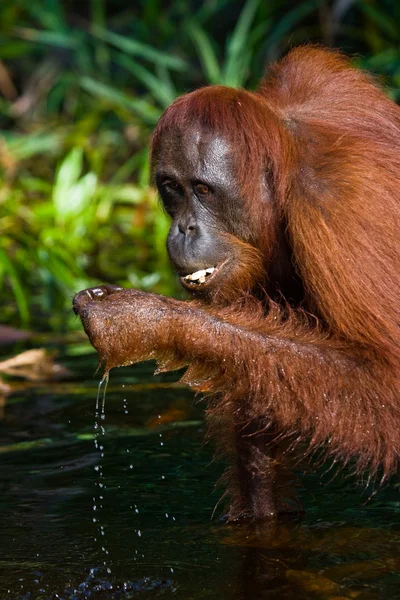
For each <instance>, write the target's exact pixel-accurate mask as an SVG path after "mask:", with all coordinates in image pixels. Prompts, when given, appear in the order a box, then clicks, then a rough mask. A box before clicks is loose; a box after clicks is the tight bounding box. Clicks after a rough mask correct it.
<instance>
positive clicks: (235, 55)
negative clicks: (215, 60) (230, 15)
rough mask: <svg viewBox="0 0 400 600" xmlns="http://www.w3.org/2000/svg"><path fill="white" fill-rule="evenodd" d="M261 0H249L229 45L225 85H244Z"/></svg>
mask: <svg viewBox="0 0 400 600" xmlns="http://www.w3.org/2000/svg"><path fill="white" fill-rule="evenodd" d="M259 4H260V0H247V2H246V4H245V5H244V7H243V9H242V12H241V13H240V16H239V19H238V22H237V24H236V27H235V29H234V31H233V33H232V36H231V38H230V40H229V42H228V45H227V61H226V64H225V66H224V75H223V79H224V83H225V85H230V86H232V87H238V86H240V85H243V80H244V76H245V71H246V69H247V67H248V65H249V63H250V59H251V49H250V48H249V33H250V28H251V25H252V23H253V21H254V17H255V14H256V11H257V9H258V6H259Z"/></svg>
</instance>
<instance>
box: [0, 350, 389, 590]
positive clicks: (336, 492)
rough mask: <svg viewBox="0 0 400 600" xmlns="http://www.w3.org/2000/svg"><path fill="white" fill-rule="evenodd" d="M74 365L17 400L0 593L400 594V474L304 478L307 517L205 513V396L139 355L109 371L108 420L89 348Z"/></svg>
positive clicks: (208, 507)
mask: <svg viewBox="0 0 400 600" xmlns="http://www.w3.org/2000/svg"><path fill="white" fill-rule="evenodd" d="M64 362H65V364H66V366H68V367H69V368H70V369H71V370H72V371H74V372H75V373H77V376H76V378H75V379H74V380H70V381H68V382H66V383H58V384H54V385H49V386H41V387H36V388H32V389H28V390H22V391H21V392H18V393H17V394H15V395H13V396H11V397H10V398H9V399H8V401H7V405H6V407H5V413H4V419H3V421H2V422H1V423H0V452H1V466H0V469H1V478H0V481H1V495H0V502H1V504H0V510H1V521H0V598H13V599H18V598H21V599H22V598H29V599H35V600H36V599H47V598H51V599H55V598H62V599H67V598H76V599H81V598H110V599H112V598H120V597H121V598H137V597H138V598H140V597H143V598H158V597H160V598H161V597H162V598H169V597H170V598H177V599H185V600H187V599H191V598H193V599H194V600H197V599H201V598H217V599H225V598H226V599H246V600H248V599H253V598H254V599H257V600H258V599H264V598H265V599H268V600H270V599H274V600H275V599H279V600H282V599H283V600H285V599H286V598H287V599H289V598H290V599H293V598H296V599H297V598H299V599H300V600H301V599H303V598H304V599H305V598H317V599H322V600H325V599H326V600H334V599H335V600H338V599H339V598H342V599H343V598H358V599H359V600H365V599H368V598H374V599H381V598H382V599H385V600H391V599H395V598H400V578H399V573H400V559H399V556H400V552H399V550H400V527H399V516H398V515H399V502H398V500H399V497H398V488H397V487H396V483H395V482H394V483H393V484H392V485H391V486H390V487H389V486H388V487H387V488H386V489H383V490H380V491H379V492H378V494H376V496H374V497H373V498H371V500H370V501H368V502H366V503H365V501H366V500H367V499H368V497H369V492H365V494H364V495H363V494H362V489H360V488H357V487H356V485H355V482H354V480H352V479H351V478H343V477H336V478H335V479H334V481H333V482H332V483H330V484H329V485H328V486H327V485H326V483H325V482H324V480H323V478H322V479H321V474H320V473H310V474H308V475H307V477H306V478H305V479H303V482H304V488H303V489H302V490H301V495H302V501H303V504H304V506H305V508H306V514H305V517H304V518H303V519H302V520H301V521H296V520H281V521H280V522H278V523H276V524H275V525H274V527H272V526H271V525H268V526H266V527H264V528H258V529H256V530H255V529H250V528H246V527H243V526H242V527H228V526H226V525H225V524H224V523H223V521H219V520H218V516H217V517H215V518H214V520H213V521H211V520H210V517H211V514H212V512H213V509H214V506H215V504H216V503H217V502H218V500H219V497H220V495H221V493H222V490H218V489H217V490H215V488H214V483H215V481H217V480H218V478H219V476H220V475H221V472H222V466H221V465H220V464H218V463H215V462H213V461H212V447H210V446H207V445H205V444H204V425H203V419H202V409H203V407H202V404H201V403H200V404H199V403H193V397H192V395H191V393H190V392H189V391H188V390H186V389H185V388H183V387H181V386H179V385H176V384H173V385H172V386H171V385H170V384H169V383H168V377H169V376H165V375H164V376H158V377H157V378H155V379H152V378H151V366H150V365H144V366H142V367H136V368H129V369H119V370H116V371H114V372H113V373H112V375H111V380H110V383H109V387H108V391H107V398H106V408H105V413H104V416H105V418H104V419H101V416H102V413H101V406H98V410H97V413H100V414H97V417H96V411H95V408H94V402H95V397H96V382H95V379H94V378H93V371H94V364H95V357H94V355H93V354H90V355H88V356H87V357H85V356H80V357H79V358H75V359H72V358H68V356H67V357H66V358H65V359H64ZM100 404H101V402H100ZM96 418H97V422H98V427H97V428H96V429H93V422H94V419H96ZM102 428H103V429H102ZM100 484H102V485H103V487H101V485H100ZM94 507H95V509H94ZM218 511H219V512H221V511H222V506H221V508H219V509H218V510H217V514H218ZM221 516H222V515H221ZM93 519H96V521H95V522H93ZM94 532H95V535H94ZM102 532H103V533H104V535H102ZM107 569H109V570H110V572H107Z"/></svg>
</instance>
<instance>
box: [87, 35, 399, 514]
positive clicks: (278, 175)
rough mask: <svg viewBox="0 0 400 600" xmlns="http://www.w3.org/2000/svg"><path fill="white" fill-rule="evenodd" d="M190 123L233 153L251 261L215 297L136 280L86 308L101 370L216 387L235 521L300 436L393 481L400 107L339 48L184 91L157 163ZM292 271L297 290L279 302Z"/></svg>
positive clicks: (266, 492) (267, 494)
mask: <svg viewBox="0 0 400 600" xmlns="http://www.w3.org/2000/svg"><path fill="white" fill-rule="evenodd" d="M193 124H197V125H198V126H199V127H207V128H211V129H212V130H213V131H214V132H215V135H221V136H223V137H224V139H226V140H228V142H229V145H230V148H231V149H232V150H231V163H232V166H233V168H234V171H235V174H236V176H237V181H238V182H239V185H240V187H241V190H242V195H243V198H244V202H245V205H246V211H247V214H249V220H250V222H251V224H252V231H253V237H252V240H251V245H250V246H249V245H247V254H246V256H247V258H246V260H244V261H243V263H240V259H239V262H238V266H237V271H236V272H235V277H234V286H232V287H230V286H229V282H228V283H227V284H226V286H227V287H224V289H223V290H220V293H219V294H217V295H215V297H214V298H211V301H210V299H209V301H208V303H206V304H205V303H203V302H197V303H196V302H195V303H188V302H178V301H174V300H170V299H165V298H164V299H157V298H159V297H155V296H152V295H149V294H142V295H141V296H140V298H139V299H138V295H137V294H138V293H135V294H136V295H135V302H136V304H135V303H134V302H133V300H132V301H131V300H129V294H128V292H129V290H127V291H125V292H119V293H116V294H113V295H111V296H110V297H109V298H107V299H106V300H103V301H102V302H101V304H100V305H101V306H102V308H101V309H100V308H99V306H97V308H96V307H92V309H91V310H92V313H93V314H95V315H96V316H95V318H94V317H93V319H92V322H93V323H94V324H91V322H90V318H89V313H88V312H87V307H86V308H85V311H83V312H84V316H83V321H84V324H85V327H86V330H87V331H88V333H89V335H91V332H93V331H94V329H95V325H96V332H97V333H96V335H95V334H94V333H92V337H91V339H92V341H93V343H94V345H95V346H96V347H97V348H98V349H99V351H100V354H102V353H103V358H104V357H106V358H105V361H106V368H110V367H112V366H115V365H117V364H126V363H127V362H129V360H130V361H137V360H144V359H146V358H149V357H150V356H151V357H154V358H156V359H157V360H158V361H159V363H160V368H163V369H170V368H175V367H177V366H181V365H188V369H187V371H186V374H185V376H184V381H186V382H187V383H188V384H189V385H191V386H192V387H193V388H195V389H197V390H200V391H206V392H211V393H212V395H213V396H212V398H213V399H211V400H209V415H210V420H211V422H212V423H213V428H214V429H215V428H217V429H218V431H219V433H218V438H219V440H220V446H221V448H222V450H225V452H227V453H228V454H229V455H230V456H231V457H232V461H233V463H234V465H233V471H234V472H235V475H234V477H233V481H234V486H233V488H232V494H233V501H232V505H231V511H230V517H231V518H232V519H234V518H236V517H238V516H239V517H240V516H241V515H251V516H252V517H254V518H266V517H267V516H268V515H269V514H270V513H271V512H274V511H275V509H276V506H277V505H278V504H277V502H276V499H275V497H274V494H275V492H274V491H273V490H275V489H276V488H277V486H278V483H279V480H280V475H279V468H280V466H279V465H280V464H282V463H285V461H286V456H287V455H288V453H290V452H291V450H292V449H293V448H295V447H296V445H297V444H298V442H299V441H301V442H303V443H304V442H305V441H307V442H308V448H309V451H308V452H309V453H313V452H314V451H315V450H316V449H319V448H321V447H324V449H325V450H326V452H327V453H328V454H332V455H334V456H335V457H338V458H340V459H341V460H342V461H343V462H344V463H347V462H349V461H354V464H355V465H356V469H357V470H358V471H361V470H363V469H365V468H366V467H368V468H370V469H371V471H372V472H373V473H377V472H381V474H382V476H383V477H387V476H388V475H389V474H391V473H393V472H394V471H396V470H397V469H398V465H399V452H400V302H399V300H400V298H399V290H400V235H399V233H400V232H399V224H400V110H399V108H398V107H397V106H396V105H395V104H394V103H393V102H391V101H390V100H389V99H388V98H387V97H386V96H385V95H384V93H383V92H382V91H381V90H380V89H379V87H378V86H377V85H376V84H375V83H374V82H373V81H372V79H371V78H370V77H369V76H368V75H366V74H363V73H361V72H360V71H357V70H355V69H353V68H352V67H351V65H350V64H349V61H348V60H347V59H346V58H344V57H343V56H341V55H340V54H337V53H334V52H330V51H327V50H324V49H320V48H314V47H305V48H298V49H296V50H294V51H292V52H291V53H290V54H289V55H288V56H287V57H286V58H285V59H284V60H282V61H281V62H280V63H278V64H277V65H275V66H273V67H272V68H271V69H270V70H269V72H268V73H267V74H266V77H265V79H264V80H263V81H262V82H261V85H260V87H259V89H258V91H256V92H254V93H251V92H247V91H245V90H234V89H229V88H224V87H220V86H212V87H208V88H203V89H200V90H197V91H195V92H193V93H191V94H187V95H186V96H183V97H182V98H179V99H178V100H176V102H174V103H173V104H172V105H171V107H170V108H168V109H167V111H166V112H165V114H164V115H163V117H162V118H161V120H160V122H159V124H158V126H157V128H156V131H155V133H154V136H153V140H152V161H153V165H155V164H156V163H157V157H158V153H159V152H161V151H162V140H163V139H165V136H168V135H171V132H173V131H177V130H178V131H179V132H180V133H182V132H184V131H185V128H187V127H189V126H192V125H193ZM266 190H268V201H267V202H266V201H265V197H266V192H265V191H266ZM282 240H284V244H285V248H286V247H287V248H288V249H289V254H288V256H289V266H288V264H287V263H285V262H284V259H283V253H282V252H281V248H282ZM249 248H250V251H249ZM233 252H237V253H238V256H239V257H240V252H241V246H240V242H239V241H236V242H235V241H234V242H233ZM285 260H287V258H286V259H285ZM249 265H254V273H255V275H254V276H249V268H248V267H249ZM287 269H291V271H292V272H293V276H294V277H296V278H297V279H298V281H299V282H300V283H301V286H300V288H299V289H301V290H302V293H301V294H300V295H298V296H297V297H296V295H295V294H294V295H292V296H288V295H287V296H286V297H285V294H284V291H283V290H282V293H281V296H280V297H279V293H275V295H274V296H273V295H272V294H270V292H269V290H270V289H272V288H271V283H273V279H274V278H276V277H277V275H276V274H277V273H278V274H279V273H283V272H284V271H285V270H287ZM254 277H255V279H254ZM278 291H279V290H278ZM233 297H235V301H232V300H231V298H233ZM132 298H133V296H132ZM138 303H139V304H138ZM146 303H147V304H146ZM142 305H143V306H145V305H146V306H147V309H146V310H144V309H143V311H144V312H143V315H144V316H143V317H140V316H139V317H138V312H137V306H142ZM129 306H131V307H132V308H131V309H129ZM155 307H159V308H157V310H156V308H155ZM89 308H90V305H89ZM95 308H96V310H95ZM157 311H158V312H157ZM83 312H82V313H81V315H82V314H83ZM100 313H101V320H100V316H99V315H100ZM140 314H142V313H140ZM156 315H157V320H156ZM104 319H105V323H106V328H104ZM151 319H152V320H151ZM145 320H146V323H145ZM121 322H123V327H124V329H123V331H122V325H121ZM150 322H151V323H152V325H151V324H150ZM157 323H160V325H157ZM150 327H153V328H155V329H156V331H157V337H156V338H155V337H154V336H153V337H151V336H149V333H148V332H149V331H150ZM137 332H139V333H137ZM128 334H129V335H128ZM140 336H141V337H140ZM147 339H148V340H151V341H149V342H148V345H147V346H146V344H144V343H142V345H141V346H140V350H138V340H142V342H143V340H147ZM110 340H113V341H114V343H113V345H112V351H110V347H111V346H110ZM121 340H123V341H121ZM243 463H246V465H245V466H244V465H243ZM267 479H269V480H270V484H269V485H267V484H265V483H263V481H266V480H267ZM264 488H265V489H264ZM271 490H272V491H271Z"/></svg>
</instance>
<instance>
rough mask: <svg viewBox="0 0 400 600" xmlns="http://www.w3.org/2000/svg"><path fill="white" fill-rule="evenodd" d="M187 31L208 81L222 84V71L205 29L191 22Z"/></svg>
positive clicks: (187, 26)
mask: <svg viewBox="0 0 400 600" xmlns="http://www.w3.org/2000/svg"><path fill="white" fill-rule="evenodd" d="M185 29H186V31H187V32H188V34H189V37H190V38H191V40H192V42H193V44H194V46H195V48H196V50H197V53H198V55H199V59H200V62H201V65H202V67H203V71H204V75H205V76H206V79H207V81H208V82H209V83H211V84H214V85H217V84H219V83H221V81H222V76H221V69H220V67H219V64H218V58H217V56H216V53H215V51H214V49H213V46H212V43H211V39H210V37H209V36H208V35H207V34H206V32H205V31H204V29H202V27H201V26H200V25H198V24H197V23H195V22H194V21H189V22H188V23H187V24H186V27H185Z"/></svg>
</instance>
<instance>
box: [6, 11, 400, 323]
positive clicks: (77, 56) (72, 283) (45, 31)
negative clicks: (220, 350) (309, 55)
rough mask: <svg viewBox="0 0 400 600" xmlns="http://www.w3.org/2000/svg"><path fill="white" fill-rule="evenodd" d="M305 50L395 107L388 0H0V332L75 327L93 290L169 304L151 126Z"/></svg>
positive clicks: (399, 62)
mask: <svg viewBox="0 0 400 600" xmlns="http://www.w3.org/2000/svg"><path fill="white" fill-rule="evenodd" d="M309 41H313V42H321V43H324V44H327V45H331V46H336V47H339V48H341V49H342V50H344V51H345V52H347V53H349V54H351V55H355V56H356V57H358V58H356V63H357V64H358V65H359V66H360V67H362V68H368V69H370V70H372V71H373V72H374V73H376V74H377V75H378V76H379V77H382V79H383V82H384V83H385V84H386V85H387V86H388V88H389V90H390V93H391V94H392V97H393V98H394V99H399V98H400V90H399V88H400V3H399V2H394V1H393V0H380V1H379V2H378V1H374V0H334V1H333V2H332V1H327V0H303V1H301V0H298V1H294V0H268V1H261V0H246V1H236V0H203V1H197V0H172V1H171V2H163V1H162V0H136V1H135V2H130V1H128V0H90V1H89V0H88V1H87V2H78V1H77V0H29V1H28V0H2V2H1V4H0V130H1V131H0V178H1V187H0V289H1V299H2V301H1V304H0V321H2V322H9V323H12V324H16V325H22V326H31V327H34V328H43V327H45V328H49V327H50V328H53V329H54V330H63V329H65V328H67V327H71V326H72V327H73V326H78V323H77V321H74V319H73V317H72V315H71V310H70V301H71V297H72V295H73V293H74V292H75V291H78V290H79V289H81V288H83V287H87V286H89V285H93V284H95V283H98V282H100V281H107V282H114V283H116V282H118V283H121V284H123V285H128V286H136V287H141V288H143V289H153V290H155V291H158V292H162V293H176V292H177V288H175V287H174V283H173V282H174V278H173V277H172V276H171V272H170V269H169V266H168V260H167V258H166V256H165V251H164V244H165V237H166V233H167V230H168V220H167V217H166V216H165V215H164V214H163V212H162V210H161V209H160V208H159V207H158V205H157V198H156V195H155V192H154V190H153V189H152V188H151V187H150V186H149V181H148V165H147V154H148V150H147V146H148V139H149V135H150V133H151V130H152V128H153V126H154V125H155V123H156V122H157V119H158V117H159V116H160V114H161V113H162V111H163V110H164V109H165V107H166V106H168V104H169V103H170V102H172V100H173V99H174V98H175V97H176V96H177V95H179V94H182V93H184V92H187V91H189V90H192V89H194V88H196V87H198V86H200V85H204V84H207V83H223V84H226V85H231V86H247V87H249V88H252V87H254V86H255V85H256V82H257V80H258V79H259V78H260V76H261V75H262V73H263V70H264V68H265V64H267V63H268V62H269V61H271V60H275V59H277V58H279V57H280V56H281V55H282V54H283V53H284V52H286V51H287V50H288V49H289V48H290V47H291V46H293V45H296V44H301V43H305V42H309ZM361 57H362V58H361Z"/></svg>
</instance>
